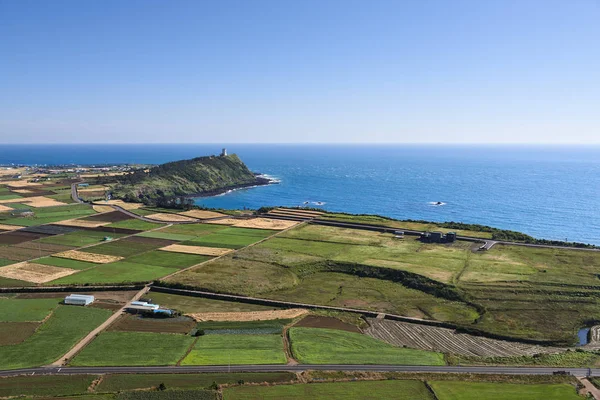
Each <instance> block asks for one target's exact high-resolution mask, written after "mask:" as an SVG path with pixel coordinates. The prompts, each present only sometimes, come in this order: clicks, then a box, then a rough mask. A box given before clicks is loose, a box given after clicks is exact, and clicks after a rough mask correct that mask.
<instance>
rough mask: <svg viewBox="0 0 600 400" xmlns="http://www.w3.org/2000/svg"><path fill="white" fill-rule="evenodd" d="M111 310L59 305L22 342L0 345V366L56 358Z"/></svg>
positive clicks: (10, 366)
mask: <svg viewBox="0 0 600 400" xmlns="http://www.w3.org/2000/svg"><path fill="white" fill-rule="evenodd" d="M26 301H32V300H26ZM110 314H111V313H110V311H107V310H102V309H98V308H83V307H74V306H59V307H58V308H56V310H55V311H54V313H53V314H52V316H51V317H50V318H49V319H48V320H47V321H46V322H45V323H44V324H43V325H42V326H41V327H40V329H38V331H37V332H36V333H34V334H33V335H32V336H30V337H29V338H28V339H26V340H25V341H24V342H23V343H21V344H18V345H13V346H0V368H2V369H14V368H25V367H31V366H39V365H45V364H49V363H51V362H53V361H56V360H57V359H58V358H59V357H60V356H62V355H63V354H65V353H66V352H67V351H68V350H69V349H70V348H71V347H72V346H73V345H74V344H75V343H76V342H77V341H79V340H80V339H81V338H82V337H83V336H85V335H86V334H87V333H88V332H90V331H91V330H92V329H94V328H96V327H97V326H98V325H100V324H101V323H102V322H104V320H106V319H107V318H108V317H109V316H110Z"/></svg>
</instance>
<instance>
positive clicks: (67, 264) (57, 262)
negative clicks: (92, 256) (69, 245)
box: [35, 257, 98, 270]
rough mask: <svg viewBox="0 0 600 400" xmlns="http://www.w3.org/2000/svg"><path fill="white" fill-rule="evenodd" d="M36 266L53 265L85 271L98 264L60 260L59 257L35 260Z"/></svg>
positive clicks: (66, 259)
mask: <svg viewBox="0 0 600 400" xmlns="http://www.w3.org/2000/svg"><path fill="white" fill-rule="evenodd" d="M35 262H36V264H44V265H53V266H55V267H63V268H71V269H79V270H85V269H90V268H94V267H96V266H98V264H94V263H90V262H85V261H78V260H70V259H68V258H60V257H44V258H39V259H37V260H35Z"/></svg>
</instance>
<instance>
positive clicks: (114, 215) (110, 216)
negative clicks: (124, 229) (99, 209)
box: [81, 211, 132, 223]
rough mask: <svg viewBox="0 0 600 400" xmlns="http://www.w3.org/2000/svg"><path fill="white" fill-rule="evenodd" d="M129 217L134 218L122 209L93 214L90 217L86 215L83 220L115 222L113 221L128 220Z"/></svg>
mask: <svg viewBox="0 0 600 400" xmlns="http://www.w3.org/2000/svg"><path fill="white" fill-rule="evenodd" d="M129 219H132V217H130V216H129V215H126V214H123V213H122V212H120V211H111V212H108V213H105V214H96V215H92V216H90V217H85V218H82V219H81V220H83V221H93V222H108V223H113V222H121V221H127V220H129Z"/></svg>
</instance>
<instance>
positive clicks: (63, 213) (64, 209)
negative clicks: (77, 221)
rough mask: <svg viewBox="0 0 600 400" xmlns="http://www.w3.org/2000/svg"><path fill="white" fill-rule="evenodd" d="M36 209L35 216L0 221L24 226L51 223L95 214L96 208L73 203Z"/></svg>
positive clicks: (0, 221) (0, 220)
mask: <svg viewBox="0 0 600 400" xmlns="http://www.w3.org/2000/svg"><path fill="white" fill-rule="evenodd" d="M32 210H33V211H34V216H33V217H12V216H9V218H6V219H0V223H3V224H13V225H23V226H34V225H42V224H50V223H53V222H59V221H64V220H67V219H73V218H78V217H83V216H86V215H91V214H95V213H96V212H95V211H94V209H93V208H92V207H91V206H89V205H87V204H71V205H65V206H54V207H38V208H34V209H32Z"/></svg>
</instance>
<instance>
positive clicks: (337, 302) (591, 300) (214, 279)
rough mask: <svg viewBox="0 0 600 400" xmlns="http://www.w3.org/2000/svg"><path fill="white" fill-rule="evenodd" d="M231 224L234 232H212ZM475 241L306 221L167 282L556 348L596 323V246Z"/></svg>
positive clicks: (599, 262)
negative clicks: (479, 246) (480, 245)
mask: <svg viewBox="0 0 600 400" xmlns="http://www.w3.org/2000/svg"><path fill="white" fill-rule="evenodd" d="M228 229H237V228H224V229H222V230H220V231H219V232H217V233H216V234H214V235H219V236H221V237H222V236H225V234H224V233H223V232H226V231H227V230H228ZM211 236H213V235H208V236H204V237H201V238H199V239H198V240H202V239H206V238H208V239H210V237H211ZM186 243H187V242H186ZM213 245H214V244H213ZM472 246H473V245H472V243H468V242H462V241H457V242H455V243H452V244H442V245H440V244H427V243H421V242H420V241H418V240H417V239H416V238H414V237H406V238H405V239H402V240H398V239H395V238H394V237H393V235H391V234H383V233H378V232H371V231H364V230H356V229H352V230H351V229H343V228H335V227H327V226H317V225H304V226H300V227H297V228H294V229H292V230H289V231H286V232H284V233H282V234H280V235H279V236H277V237H275V238H272V239H269V240H267V241H265V242H263V243H261V244H259V245H256V246H253V247H251V248H248V249H242V250H240V251H238V252H236V253H235V256H233V255H228V256H225V257H222V258H221V259H219V260H217V261H215V262H212V263H209V264H206V265H202V266H200V267H198V268H192V269H191V270H189V271H185V272H184V273H181V274H178V275H176V276H173V277H171V278H169V279H167V280H168V281H170V282H177V283H181V284H184V285H187V286H192V287H201V288H204V289H208V290H214V291H220V292H225V293H234V294H243V295H250V296H260V297H265V298H272V299H277V300H288V299H290V298H293V299H295V300H296V301H298V302H305V303H310V304H323V305H332V306H342V307H349V308H357V309H365V310H375V311H380V312H386V313H391V314H400V315H405V316H410V317H418V318H424V319H433V320H439V321H447V322H452V323H454V324H457V325H460V326H464V327H468V328H471V329H473V328H474V329H478V330H481V331H486V332H490V333H494V334H499V335H505V336H510V337H515V338H526V339H538V340H546V341H549V342H550V343H552V344H555V345H560V346H563V345H570V344H573V342H574V341H575V334H576V331H577V329H578V328H579V327H581V326H583V325H584V323H585V321H589V320H590V319H600V308H598V307H597V298H598V296H600V289H599V286H598V285H597V271H598V270H600V252H589V251H576V250H566V249H547V248H526V247H519V246H505V245H497V246H495V247H494V248H493V249H492V250H490V251H487V252H473V251H472ZM466 298H468V299H469V301H468V302H467V301H465V299H466Z"/></svg>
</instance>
